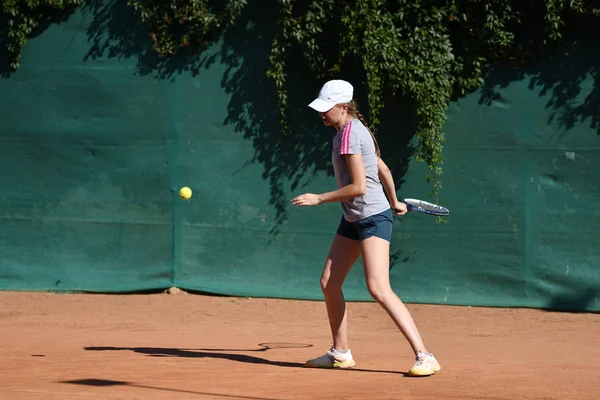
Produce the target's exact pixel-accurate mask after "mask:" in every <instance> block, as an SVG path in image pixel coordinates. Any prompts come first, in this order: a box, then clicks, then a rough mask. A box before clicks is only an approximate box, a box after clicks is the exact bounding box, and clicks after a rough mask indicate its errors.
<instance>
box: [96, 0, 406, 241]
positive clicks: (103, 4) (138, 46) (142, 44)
mask: <svg viewBox="0 0 600 400" xmlns="http://www.w3.org/2000/svg"><path fill="white" fill-rule="evenodd" d="M84 11H85V12H87V13H90V14H91V15H92V17H93V18H92V21H91V24H90V26H89V29H88V37H89V42H90V45H91V47H90V49H89V51H88V52H87V54H86V55H85V58H84V59H85V60H93V59H97V58H101V57H109V58H117V59H120V58H127V59H130V58H132V59H135V60H137V64H136V67H135V73H136V74H140V75H149V76H154V77H156V78H157V79H172V78H173V77H174V76H176V75H177V74H184V73H186V74H191V76H196V75H197V74H201V73H202V70H204V69H207V68H209V67H211V66H213V65H215V64H218V65H220V66H221V67H222V68H224V71H225V72H224V73H223V76H222V80H221V86H222V87H223V88H224V90H225V91H226V93H227V94H228V95H229V96H230V101H229V103H228V105H227V118H226V119H225V120H224V121H223V124H224V125H227V126H232V127H233V129H235V131H236V132H238V133H239V134H240V135H242V136H243V137H244V138H245V139H246V140H248V142H249V143H251V144H252V146H253V148H254V156H253V158H252V159H251V160H248V163H259V164H261V165H262V166H263V174H262V178H263V179H264V180H266V181H268V182H269V185H270V192H271V193H270V201H269V202H270V205H271V206H272V207H273V208H274V210H275V223H274V225H273V228H272V230H271V233H272V234H277V233H278V232H279V228H280V226H281V224H282V223H284V222H285V221H286V219H287V215H288V214H287V213H288V209H289V207H290V205H289V202H290V199H291V197H292V196H294V195H296V194H300V193H301V192H302V191H310V182H311V181H313V179H314V178H315V177H317V176H319V175H321V174H328V175H329V176H331V175H332V172H333V171H332V167H331V139H332V137H333V134H334V133H335V132H333V130H332V128H325V127H323V126H322V123H321V122H320V120H319V118H318V116H317V115H316V113H315V112H314V111H312V110H311V109H309V108H308V107H307V104H308V103H309V102H310V101H311V100H312V99H313V98H314V97H315V96H316V95H317V92H318V90H319V88H320V86H321V85H322V84H323V82H322V81H318V80H316V79H315V78H314V77H313V75H312V74H311V73H310V71H307V69H306V67H305V65H304V64H303V60H302V58H301V57H297V58H294V59H292V60H290V63H289V67H290V70H289V74H288V83H289V84H288V90H289V93H288V98H289V106H290V107H289V110H288V111H289V112H288V116H287V118H288V123H289V126H290V128H291V132H290V133H287V134H286V133H284V132H283V130H282V128H281V124H280V118H279V111H278V110H279V109H278V104H277V96H276V90H275V85H274V83H273V81H272V80H271V79H269V78H268V77H267V70H268V68H269V52H270V48H271V42H272V39H273V34H274V32H275V29H276V21H277V9H276V8H274V7H272V8H269V9H267V8H264V9H263V8H261V7H260V5H257V4H254V3H250V4H248V6H246V9H245V10H244V12H243V14H242V16H241V17H240V18H239V19H238V21H237V22H236V24H235V25H234V26H230V27H227V28H226V30H225V31H224V32H223V33H222V35H220V36H219V37H218V38H216V40H218V43H219V47H218V50H217V51H216V52H214V50H211V54H208V53H209V52H206V51H205V49H198V50H196V51H190V52H187V53H184V54H180V55H177V56H174V57H168V58H167V57H160V56H158V55H157V54H156V53H155V52H154V50H153V48H152V42H151V40H150V39H149V36H148V32H146V30H145V29H144V27H143V26H141V25H140V23H139V22H138V18H137V17H136V16H135V15H134V14H133V11H132V10H131V9H130V7H128V6H127V4H126V2H125V1H123V0H89V1H87V2H86V4H85V6H84ZM257 21H258V22H257ZM351 68H352V67H349V68H348V70H347V71H346V74H347V75H344V76H332V77H330V78H344V79H348V80H350V81H352V83H353V84H354V85H355V86H356V88H357V98H358V100H359V103H360V104H361V105H362V111H363V114H365V115H367V114H368V109H367V107H366V102H367V97H366V94H365V92H364V85H363V81H364V77H363V76H362V75H361V72H360V71H359V72H356V71H355V70H356V68H354V69H353V70H352V72H350V70H351ZM394 102H395V103H394ZM410 112H412V110H411V109H410V107H409V106H407V105H406V103H405V102H404V103H401V102H400V101H399V100H395V99H391V100H390V104H389V106H388V108H387V109H386V110H384V112H383V115H382V124H381V126H380V129H379V132H380V133H379V134H378V138H379V141H380V144H381V146H382V148H383V154H384V158H385V161H386V162H387V163H388V165H389V166H390V168H391V169H392V172H393V173H394V177H395V179H396V185H397V189H400V187H401V185H402V182H403V179H402V177H403V176H404V174H405V173H406V170H407V168H408V163H409V158H410V146H409V142H410V140H411V138H412V136H413V135H414V123H412V122H411V121H410V117H409V115H410ZM332 187H333V186H332Z"/></svg>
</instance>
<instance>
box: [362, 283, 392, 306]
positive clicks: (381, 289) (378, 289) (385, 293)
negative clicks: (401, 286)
mask: <svg viewBox="0 0 600 400" xmlns="http://www.w3.org/2000/svg"><path fill="white" fill-rule="evenodd" d="M367 288H368V289H369V294H370V295H371V297H373V299H374V300H375V301H376V302H378V303H385V302H386V299H388V298H389V296H390V295H392V294H393V292H392V288H391V287H390V286H389V285H383V284H380V283H378V282H368V283H367Z"/></svg>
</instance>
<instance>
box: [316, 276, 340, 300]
mask: <svg viewBox="0 0 600 400" xmlns="http://www.w3.org/2000/svg"><path fill="white" fill-rule="evenodd" d="M341 290H342V287H341V285H338V284H336V283H335V282H333V281H332V280H331V279H329V276H326V275H323V276H322V277H321V291H322V292H323V294H324V295H325V296H330V295H334V294H338V293H339V292H340V291H341Z"/></svg>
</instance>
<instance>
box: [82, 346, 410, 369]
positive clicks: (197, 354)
mask: <svg viewBox="0 0 600 400" xmlns="http://www.w3.org/2000/svg"><path fill="white" fill-rule="evenodd" d="M84 349H85V350H87V351H132V352H134V353H138V354H144V355H146V356H149V357H182V358H212V359H221V360H230V361H235V362H241V363H246V364H264V365H272V366H276V367H286V368H306V365H305V364H303V363H298V362H291V361H273V360H268V359H266V358H262V357H256V356H252V355H248V354H243V353H247V352H263V351H266V350H265V349H264V348H261V349H178V348H170V347H111V346H90V347H85V348H84ZM271 350H272V351H275V350H276V349H271ZM346 371H355V372H374V373H386V374H399V375H403V376H409V375H408V373H407V372H400V371H389V370H374V369H361V368H351V369H347V370H346Z"/></svg>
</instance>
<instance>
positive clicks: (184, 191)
mask: <svg viewBox="0 0 600 400" xmlns="http://www.w3.org/2000/svg"><path fill="white" fill-rule="evenodd" d="M179 197H181V198H182V199H183V200H188V199H189V198H190V197H192V189H190V188H189V187H187V186H185V187H182V188H181V189H179Z"/></svg>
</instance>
